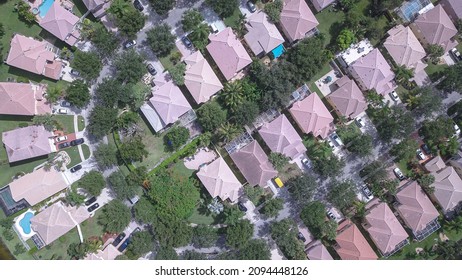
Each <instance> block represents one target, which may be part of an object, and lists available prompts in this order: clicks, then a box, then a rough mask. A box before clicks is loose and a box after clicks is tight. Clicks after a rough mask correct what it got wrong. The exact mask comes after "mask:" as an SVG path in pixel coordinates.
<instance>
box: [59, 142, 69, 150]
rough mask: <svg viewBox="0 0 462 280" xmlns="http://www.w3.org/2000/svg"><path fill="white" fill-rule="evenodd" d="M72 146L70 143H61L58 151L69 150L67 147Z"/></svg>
mask: <svg viewBox="0 0 462 280" xmlns="http://www.w3.org/2000/svg"><path fill="white" fill-rule="evenodd" d="M70 146H71V144H70V143H69V142H64V143H61V144H59V145H58V149H64V148H67V147H70Z"/></svg>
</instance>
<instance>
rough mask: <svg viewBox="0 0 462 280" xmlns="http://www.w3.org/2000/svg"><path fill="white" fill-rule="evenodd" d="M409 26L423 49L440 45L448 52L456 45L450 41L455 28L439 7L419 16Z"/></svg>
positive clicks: (453, 41)
mask: <svg viewBox="0 0 462 280" xmlns="http://www.w3.org/2000/svg"><path fill="white" fill-rule="evenodd" d="M410 26H411V29H412V31H414V34H415V36H416V37H417V38H418V39H419V40H420V42H422V44H423V45H424V47H427V46H428V45H440V46H442V47H443V49H444V51H445V52H448V51H449V50H451V49H452V48H454V47H455V46H456V45H457V44H458V43H457V41H455V40H453V39H452V38H453V37H454V36H455V35H456V34H457V28H456V27H455V26H454V23H452V21H451V19H450V18H449V16H448V14H447V13H446V12H445V11H444V9H443V7H442V6H441V5H437V6H436V7H435V8H433V9H431V10H429V11H428V12H426V13H424V14H421V15H419V16H418V17H417V18H416V20H415V21H414V22H413V23H412V24H411V25H410Z"/></svg>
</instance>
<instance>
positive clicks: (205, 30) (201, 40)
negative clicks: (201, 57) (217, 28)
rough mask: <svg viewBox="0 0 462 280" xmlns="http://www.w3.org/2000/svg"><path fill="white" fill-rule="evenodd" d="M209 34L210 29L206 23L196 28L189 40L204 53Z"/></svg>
mask: <svg viewBox="0 0 462 280" xmlns="http://www.w3.org/2000/svg"><path fill="white" fill-rule="evenodd" d="M209 33H210V27H209V26H208V25H207V24H205V23H201V24H199V25H198V26H196V27H194V29H193V32H192V33H191V34H189V38H190V39H191V41H192V42H193V43H194V46H195V47H196V48H198V49H199V50H201V51H202V50H204V49H205V46H206V45H207V43H208V38H209Z"/></svg>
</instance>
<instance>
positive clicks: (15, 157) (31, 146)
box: [2, 126, 53, 162]
mask: <svg viewBox="0 0 462 280" xmlns="http://www.w3.org/2000/svg"><path fill="white" fill-rule="evenodd" d="M51 137H53V133H52V132H50V131H47V130H46V129H45V128H44V127H43V126H27V127H23V128H17V129H14V130H10V131H5V132H3V134H2V141H3V144H4V145H5V149H6V153H7V155H8V161H9V162H16V161H20V160H25V159H30V158H35V157H39V156H44V155H47V154H49V153H51V152H52V148H51V147H52V144H51V140H50V138H51Z"/></svg>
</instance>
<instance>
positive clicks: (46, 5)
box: [38, 0, 55, 18]
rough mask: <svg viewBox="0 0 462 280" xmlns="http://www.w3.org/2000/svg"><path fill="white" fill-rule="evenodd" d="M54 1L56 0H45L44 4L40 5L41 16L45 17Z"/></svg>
mask: <svg viewBox="0 0 462 280" xmlns="http://www.w3.org/2000/svg"><path fill="white" fill-rule="evenodd" d="M54 2H55V0H43V2H42V4H40V6H39V7H38V8H39V11H40V17H41V18H44V17H45V16H46V14H47V13H48V10H50V8H51V5H53V3H54Z"/></svg>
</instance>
